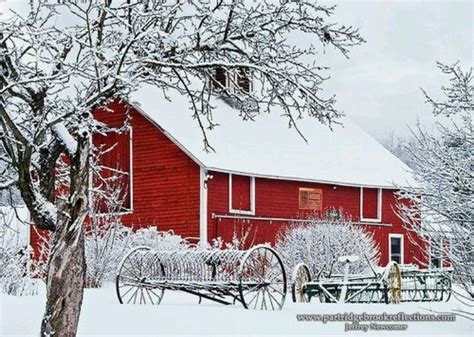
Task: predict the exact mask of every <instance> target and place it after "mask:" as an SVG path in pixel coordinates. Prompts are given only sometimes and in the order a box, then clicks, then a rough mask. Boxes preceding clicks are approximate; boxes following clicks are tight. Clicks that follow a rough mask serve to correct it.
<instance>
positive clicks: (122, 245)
mask: <svg viewBox="0 0 474 337" xmlns="http://www.w3.org/2000/svg"><path fill="white" fill-rule="evenodd" d="M110 218H111V217H110V216H108V217H104V218H98V219H95V220H93V221H92V223H93V225H92V226H91V227H92V228H91V229H90V231H88V232H86V238H85V258H86V287H88V288H98V287H101V286H102V285H103V283H104V282H105V281H111V280H113V278H114V277H115V274H116V271H117V267H118V264H119V263H120V261H121V259H122V257H123V256H124V255H125V254H126V253H127V251H128V250H129V249H130V244H129V243H130V235H129V233H130V232H131V229H129V228H127V227H125V226H123V225H122V223H121V222H120V220H119V218H117V219H115V221H109V220H111V219H110Z"/></svg>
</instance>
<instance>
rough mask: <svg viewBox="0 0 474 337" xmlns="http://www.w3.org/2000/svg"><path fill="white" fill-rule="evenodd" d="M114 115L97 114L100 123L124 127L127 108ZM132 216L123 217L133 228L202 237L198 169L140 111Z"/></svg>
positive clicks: (134, 114) (135, 123) (135, 126)
mask: <svg viewBox="0 0 474 337" xmlns="http://www.w3.org/2000/svg"><path fill="white" fill-rule="evenodd" d="M111 108H112V109H113V110H114V111H115V113H113V114H111V113H108V112H101V111H99V112H96V114H95V116H96V118H97V119H99V120H100V121H102V122H104V123H106V124H109V125H121V124H120V123H122V122H123V118H124V109H125V107H124V105H122V104H118V103H114V104H112V106H111ZM130 115H131V121H130V124H131V126H132V137H133V145H132V153H133V212H132V213H131V214H126V215H124V216H123V217H122V221H123V222H124V224H126V225H128V226H132V225H133V226H134V228H140V227H147V226H157V227H158V229H159V230H168V229H172V230H173V231H174V232H175V233H176V234H179V235H182V236H184V237H199V166H198V165H197V164H196V163H195V162H194V161H193V160H192V159H191V158H189V157H188V156H187V155H186V154H185V153H184V152H183V151H182V150H181V149H180V148H179V147H178V146H176V145H175V144H174V143H172V142H171V141H170V140H169V139H168V138H167V137H166V136H165V135H164V134H163V133H162V132H161V131H160V130H159V129H158V128H157V127H156V126H155V125H153V124H152V123H151V122H150V121H148V120H147V119H146V118H145V117H144V116H143V115H142V114H140V113H139V112H138V111H136V110H134V109H132V110H131V113H130Z"/></svg>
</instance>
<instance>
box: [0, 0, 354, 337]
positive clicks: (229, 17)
mask: <svg viewBox="0 0 474 337" xmlns="http://www.w3.org/2000/svg"><path fill="white" fill-rule="evenodd" d="M30 4H31V6H30V11H29V12H28V13H26V14H22V13H13V14H12V15H11V17H10V18H8V19H5V20H2V22H0V94H1V95H0V97H1V98H0V126H1V142H2V146H3V148H4V150H5V155H2V161H3V162H5V163H7V165H8V166H9V169H8V170H7V171H6V172H8V174H6V175H2V177H1V178H0V186H1V187H10V186H15V187H16V188H18V190H19V191H20V194H21V197H22V199H23V201H24V203H25V204H26V206H27V207H28V209H29V210H30V213H31V217H32V219H33V222H34V224H35V226H37V227H38V228H41V229H46V230H49V231H53V232H54V235H53V242H52V250H51V257H50V263H49V272H48V281H47V303H46V311H45V315H44V319H43V322H42V328H41V333H42V335H43V336H51V335H53V334H55V335H58V336H73V335H75V333H76V331H77V324H78V320H79V314H80V307H81V303H82V297H83V287H84V280H85V275H84V274H85V269H84V226H83V223H84V219H85V218H86V216H87V214H88V210H89V207H88V203H89V190H88V189H89V184H88V182H89V178H90V177H89V172H90V169H91V160H90V157H91V153H92V149H91V148H92V145H91V135H92V134H93V133H94V132H96V131H97V130H98V129H100V127H101V126H100V125H99V124H98V123H97V122H96V121H95V120H94V117H93V111H94V110H95V109H96V108H98V107H101V106H105V105H107V104H108V103H109V102H110V101H112V100H117V99H125V100H127V98H128V96H129V94H130V93H131V92H133V91H134V90H135V89H136V88H137V87H138V86H140V85H142V84H144V83H148V84H151V85H154V86H156V90H161V91H164V92H165V93H166V92H167V91H170V90H174V91H177V92H179V93H181V94H182V95H185V96H187V97H188V100H189V102H190V108H191V109H192V110H193V111H194V118H195V119H196V123H197V124H196V125H197V127H200V128H201V129H202V131H203V138H204V144H205V148H206V149H208V150H209V149H211V145H210V144H209V143H208V142H207V138H206V130H207V129H210V128H212V127H214V126H215V124H214V123H213V122H212V114H211V112H212V105H211V104H210V97H211V96H212V95H213V93H216V92H217V93H220V94H221V95H222V96H226V97H230V98H232V99H233V100H235V101H237V102H240V104H239V107H240V110H241V113H242V115H243V116H244V119H252V118H255V116H256V115H257V114H258V113H260V112H261V111H270V107H271V106H272V105H274V104H280V105H282V106H283V107H284V108H285V111H286V117H287V118H288V121H289V125H290V126H291V127H294V128H296V129H297V124H296V120H297V119H299V118H301V117H302V116H304V115H306V116H310V117H313V118H317V119H318V120H319V121H320V122H321V123H324V124H327V125H329V126H330V125H331V123H334V122H337V121H338V117H340V116H341V115H342V114H341V113H340V112H339V111H337V110H336V108H335V106H334V103H335V99H334V97H328V98H325V97H323V96H321V86H322V83H323V82H324V80H325V78H326V77H327V73H326V70H327V67H326V66H324V65H322V64H318V63H316V62H312V63H311V62H307V60H308V59H315V58H316V56H317V52H318V50H320V49H321V46H325V48H328V47H333V48H334V49H335V50H336V51H339V52H340V53H342V54H343V55H345V56H347V55H348V53H349V51H350V49H351V48H352V47H353V46H355V45H358V44H360V43H362V42H363V39H362V38H361V37H360V36H359V33H358V31H357V29H354V28H352V27H348V26H344V25H337V24H336V23H334V22H330V21H328V20H329V18H330V17H331V15H332V14H333V12H334V9H335V8H334V7H333V6H327V5H322V4H318V3H316V2H314V1H298V2H294V1H283V0H282V1H279V2H245V1H220V0H208V1H206V0H202V1H125V0H124V1H117V2H112V1H110V0H106V1H89V2H77V1H64V2H57V3H53V2H49V1H41V0H32V1H30ZM293 32H300V33H301V34H304V35H305V36H307V38H308V40H310V41H314V44H313V45H312V46H310V47H308V48H298V47H296V46H295V45H294V44H293V43H292V40H291V36H290V34H291V33H293ZM216 69H223V70H224V72H226V73H235V72H236V71H239V72H240V74H244V75H246V76H247V75H248V76H250V75H251V76H252V78H253V79H254V80H255V83H259V84H260V85H258V86H255V90H253V91H246V90H243V89H236V90H235V89H233V90H230V89H229V88H228V87H225V86H223V85H221V84H220V83H219V82H217V81H215V80H212V78H213V75H214V73H215V71H216ZM63 154H65V155H66V156H67V158H68V159H67V163H68V165H69V170H68V173H67V180H68V185H67V188H66V189H64V190H63V194H64V197H65V198H63V199H61V202H56V198H55V190H56V189H55V180H56V165H57V162H58V160H59V159H61V158H62V156H63Z"/></svg>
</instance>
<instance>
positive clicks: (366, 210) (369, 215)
mask: <svg viewBox="0 0 474 337" xmlns="http://www.w3.org/2000/svg"><path fill="white" fill-rule="evenodd" d="M360 213H361V214H360V219H361V221H375V222H378V221H381V220H382V190H381V189H379V188H365V187H361V189H360Z"/></svg>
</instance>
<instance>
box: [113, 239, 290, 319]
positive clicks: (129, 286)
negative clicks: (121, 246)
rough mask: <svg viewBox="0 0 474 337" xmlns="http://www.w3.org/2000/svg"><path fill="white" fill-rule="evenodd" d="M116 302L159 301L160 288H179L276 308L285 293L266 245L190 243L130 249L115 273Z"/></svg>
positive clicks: (250, 306)
mask: <svg viewBox="0 0 474 337" xmlns="http://www.w3.org/2000/svg"><path fill="white" fill-rule="evenodd" d="M116 290H117V296H118V299H119V301H120V303H131V304H155V305H157V304H160V302H161V300H162V298H163V294H164V291H165V290H179V291H183V292H186V293H189V294H192V295H196V296H198V297H199V302H201V299H202V298H205V299H208V300H212V301H215V302H218V303H222V304H235V302H240V303H241V304H242V305H243V306H244V307H245V308H246V309H260V310H280V309H282V307H283V304H284V302H285V296H286V273H285V269H284V267H283V263H282V261H281V259H280V257H279V256H278V254H277V253H276V252H275V251H274V250H273V249H272V248H270V247H268V246H264V245H258V246H255V247H253V248H251V249H249V250H233V249H232V250H230V249H228V250H210V249H201V248H190V249H185V250H177V251H155V250H152V249H150V248H149V247H137V248H134V249H132V250H131V251H130V252H129V253H128V254H127V255H126V256H125V257H124V259H123V260H122V262H121V264H120V267H119V271H118V275H117V277H116Z"/></svg>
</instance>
